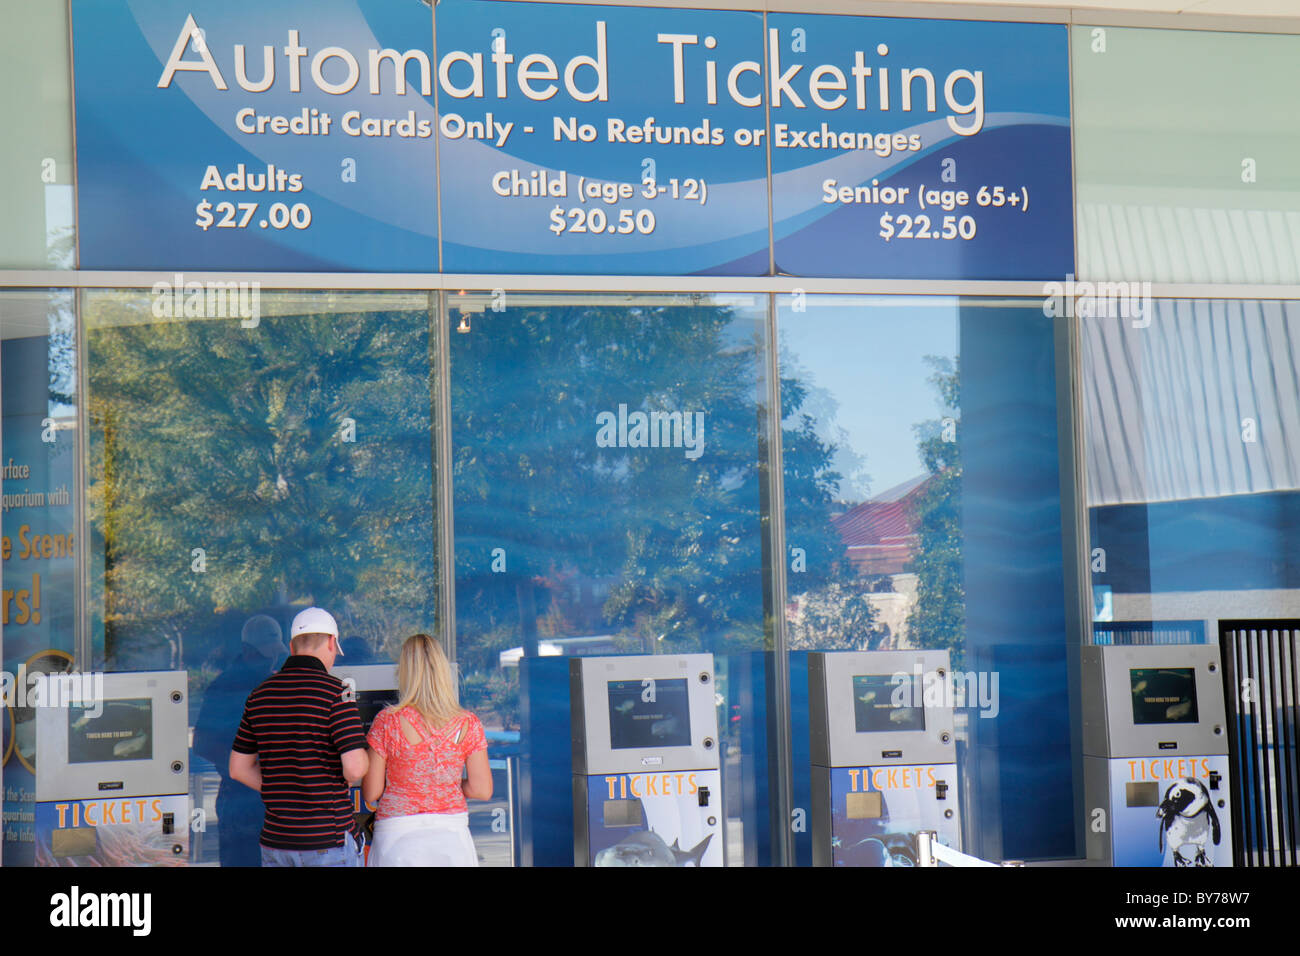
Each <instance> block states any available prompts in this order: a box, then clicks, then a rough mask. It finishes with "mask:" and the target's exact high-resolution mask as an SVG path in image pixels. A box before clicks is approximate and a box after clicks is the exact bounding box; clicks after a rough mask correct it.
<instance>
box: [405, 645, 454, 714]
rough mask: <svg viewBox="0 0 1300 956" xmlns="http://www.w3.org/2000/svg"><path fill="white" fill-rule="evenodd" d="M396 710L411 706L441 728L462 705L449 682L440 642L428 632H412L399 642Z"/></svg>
mask: <svg viewBox="0 0 1300 956" xmlns="http://www.w3.org/2000/svg"><path fill="white" fill-rule="evenodd" d="M397 693H398V704H397V709H398V710H401V709H402V708H403V707H414V708H415V709H416V710H417V711H419V713H420V716H421V717H423V718H424V719H425V720H426V721H428V722H429V723H430V724H431V725H432V726H433V727H441V726H443V725H444V724H446V723H447V721H449V720H451V719H452V718H453V717H455V716H456V715H458V714H460V713H461V712H462V711H461V708H460V706H459V705H458V704H457V703H456V688H455V686H454V685H453V684H452V682H451V665H450V664H448V663H447V655H446V654H445V653H443V650H442V645H441V644H439V643H438V642H437V641H436V640H434V639H433V638H432V637H430V636H429V635H428V634H415V635H412V636H411V637H408V638H407V639H406V641H405V643H403V644H402V653H401V656H400V657H399V658H398V660H397Z"/></svg>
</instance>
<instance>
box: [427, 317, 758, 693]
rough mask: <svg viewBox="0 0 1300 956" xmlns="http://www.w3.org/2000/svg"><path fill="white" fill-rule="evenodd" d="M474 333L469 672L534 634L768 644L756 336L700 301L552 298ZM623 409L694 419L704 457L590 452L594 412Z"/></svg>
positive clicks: (751, 326) (457, 357)
mask: <svg viewBox="0 0 1300 956" xmlns="http://www.w3.org/2000/svg"><path fill="white" fill-rule="evenodd" d="M458 324H459V323H458V321H457V318H455V317H454V318H453V321H452V323H451V325H452V327H453V328H454V327H455V326H457V325H458ZM471 325H472V331H471V332H470V333H469V334H466V335H458V334H455V333H453V335H452V343H451V344H452V381H451V384H452V401H451V410H452V417H453V435H452V437H453V445H454V451H453V479H454V485H455V506H456V511H455V517H456V563H457V576H456V582H457V618H458V644H457V653H458V656H460V658H461V660H462V661H463V662H464V664H465V666H466V668H467V670H470V671H473V670H475V669H479V668H493V667H495V666H496V660H495V655H496V653H498V652H499V650H501V649H504V647H511V646H516V647H517V646H520V645H521V644H522V645H523V646H524V647H525V649H526V650H528V651H529V652H530V653H535V642H536V641H537V640H538V638H539V637H543V638H544V637H557V638H562V637H575V636H584V635H589V634H593V633H602V632H603V633H608V634H612V635H614V637H615V639H616V641H617V642H618V643H619V644H620V646H623V647H624V648H625V649H626V650H629V651H638V652H660V651H662V652H665V653H680V652H687V651H691V650H700V649H707V650H711V651H714V652H719V653H723V652H726V651H727V650H728V649H730V648H744V647H754V646H761V642H762V637H763V618H762V606H763V603H762V599H763V577H762V567H763V554H762V543H761V529H760V524H759V495H760V471H759V451H760V445H759V433H760V428H761V421H760V418H759V405H758V399H759V395H760V387H761V379H760V375H761V363H760V362H759V361H758V359H759V357H760V354H761V353H760V351H759V340H758V336H759V335H760V334H761V324H760V323H759V322H757V321H755V320H752V319H749V320H747V319H744V318H741V317H738V316H737V315H736V314H735V313H733V311H732V310H731V309H729V308H725V307H715V306H711V305H707V304H698V303H697V304H692V305H682V306H668V305H658V304H653V303H652V304H644V305H631V306H622V305H618V306H609V305H603V304H596V303H593V304H583V303H577V304H556V305H551V304H549V303H547V304H544V305H542V306H537V307H533V306H518V307H512V308H509V309H506V310H505V311H502V312H492V311H488V312H486V313H483V314H481V315H474V316H472V322H471ZM620 404H622V405H626V406H627V411H628V413H632V412H635V411H665V412H674V411H676V412H682V413H684V414H690V413H695V412H702V413H703V414H704V417H705V428H704V441H705V444H704V450H703V454H702V455H700V456H699V457H698V458H696V459H694V460H692V459H689V458H687V457H686V456H685V450H684V449H682V448H602V447H598V446H597V444H596V433H597V424H596V417H597V415H598V414H599V413H601V412H612V413H614V414H617V413H618V408H619V405H620ZM495 549H501V550H500V551H495ZM494 551H495V557H494ZM494 561H495V562H496V569H495V570H494V569H493V563H494ZM503 645H504V647H503Z"/></svg>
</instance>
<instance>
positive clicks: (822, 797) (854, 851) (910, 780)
mask: <svg viewBox="0 0 1300 956" xmlns="http://www.w3.org/2000/svg"><path fill="white" fill-rule="evenodd" d="M952 689H953V682H952V677H951V672H950V669H949V663H948V652H947V651H927V650H916V651H842V652H840V651H837V652H830V651H827V652H818V653H813V654H809V655H808V697H809V711H810V713H809V731H810V735H811V741H810V743H811V749H812V807H811V810H812V813H811V817H812V819H811V824H812V843H813V865H814V866H915V865H916V864H917V847H916V833H917V831H918V830H933V831H935V832H936V833H937V834H938V839H939V842H940V843H942V844H944V845H945V846H950V847H952V848H954V849H960V848H961V846H960V843H961V815H960V808H959V806H958V793H959V788H958V786H957V756H956V744H955V742H954V739H953V693H952Z"/></svg>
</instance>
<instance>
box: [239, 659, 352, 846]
mask: <svg viewBox="0 0 1300 956" xmlns="http://www.w3.org/2000/svg"><path fill="white" fill-rule="evenodd" d="M365 746H366V738H365V734H364V733H363V732H362V728H361V717H360V715H359V714H358V713H357V705H356V702H355V701H353V700H350V699H348V700H345V699H344V685H343V682H342V681H341V680H339V679H338V678H337V677H334V676H332V675H331V674H330V673H329V672H328V671H327V670H326V669H325V664H324V662H322V661H321V660H320V659H319V658H316V657H310V656H306V655H294V656H292V657H290V658H289V659H288V660H287V661H285V662H284V667H282V668H281V669H280V670H279V672H278V673H275V674H272V675H271V676H270V677H268V678H267V679H266V680H264V681H263V682H262V683H261V684H259V685H258V686H257V689H256V690H254V691H253V692H252V693H251V694H249V695H248V702H247V703H246V704H244V717H243V719H242V720H241V721H240V722H239V733H238V734H236V735H235V743H234V749H235V751H236V752H238V753H241V754H256V755H257V760H258V763H259V764H260V765H261V770H262V802H263V803H264V804H266V820H265V823H264V824H263V826H262V845H263V846H268V847H273V848H275V849H277V850H326V849H329V848H330V847H335V846H342V845H343V836H344V834H346V833H349V832H351V833H353V835H355V836H358V837H359V836H360V834H358V833H356V823H355V818H354V817H353V814H352V802H351V800H349V799H348V785H347V782H346V781H345V780H344V779H343V761H342V759H341V755H342V754H345V753H347V752H348V751H349V750H358V749H360V748H363V747H365Z"/></svg>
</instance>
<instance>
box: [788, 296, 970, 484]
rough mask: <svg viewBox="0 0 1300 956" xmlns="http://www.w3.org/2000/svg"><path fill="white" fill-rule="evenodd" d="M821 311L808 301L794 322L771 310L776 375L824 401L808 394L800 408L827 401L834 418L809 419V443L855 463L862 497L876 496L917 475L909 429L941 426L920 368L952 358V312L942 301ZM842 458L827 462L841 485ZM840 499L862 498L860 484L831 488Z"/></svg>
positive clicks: (819, 303) (873, 302)
mask: <svg viewBox="0 0 1300 956" xmlns="http://www.w3.org/2000/svg"><path fill="white" fill-rule="evenodd" d="M828 301H829V300H827V299H819V298H815V297H811V296H810V297H809V298H808V301H807V311H805V312H801V313H795V312H792V311H791V309H790V303H789V300H788V299H786V300H785V301H782V302H781V303H780V311H779V313H778V315H777V321H778V328H779V329H780V338H781V363H782V375H783V376H785V375H788V374H789V371H790V366H791V364H793V366H794V368H795V369H797V370H801V374H800V378H802V379H803V381H804V384H805V385H808V386H810V390H811V391H812V392H813V393H816V392H817V391H818V390H821V391H822V392H824V393H828V394H826V395H825V396H824V397H822V398H821V399H820V400H819V397H818V395H816V394H811V395H810V396H809V400H808V401H806V402H805V408H806V409H807V407H808V406H809V405H815V406H824V405H825V398H827V397H828V398H829V399H831V401H832V402H833V403H834V405H835V410H834V416H833V418H830V419H829V420H828V419H827V418H826V417H824V415H821V414H819V415H818V418H819V422H818V434H819V435H820V436H821V437H822V438H823V440H827V439H829V440H832V441H835V442H836V444H841V445H846V446H847V451H848V452H850V453H851V455H856V456H858V457H859V458H861V459H862V461H861V462H860V464H859V467H860V469H861V470H863V471H865V473H866V474H867V475H869V476H870V485H869V487H868V489H867V491H868V493H869V494H871V495H876V494H879V493H880V492H882V491H885V490H887V489H889V488H892V487H893V486H894V485H897V484H901V483H902V482H904V481H907V480H908V479H910V478H915V477H916V476H918V475H920V474H921V473H922V471H923V468H922V466H921V461H920V458H919V457H918V456H917V453H916V433H915V432H914V431H913V429H912V426H913V425H914V424H916V423H917V422H922V421H930V420H933V419H937V418H940V417H942V415H941V411H940V405H939V397H938V393H937V391H936V390H935V388H934V386H933V385H931V384H930V383H929V382H928V381H927V380H928V379H929V377H930V375H931V374H932V369H931V368H930V366H929V365H927V364H926V363H925V360H924V359H925V356H927V355H943V356H947V357H949V358H955V357H956V355H957V303H956V300H954V299H944V298H934V299H927V300H924V301H921V300H916V299H909V300H907V303H906V304H899V303H898V302H888V301H887V300H883V299H855V300H852V304H845V305H839V304H834V305H832V304H826V303H828ZM819 411H820V408H819ZM851 455H841V456H839V457H837V459H836V468H837V470H838V471H840V472H841V473H842V474H845V475H846V476H847V475H849V474H850V473H851V471H852V467H853V465H852V458H851ZM840 491H841V494H842V495H844V496H846V497H849V498H850V499H852V500H857V499H858V498H860V497H862V494H861V485H860V483H859V485H858V487H856V488H855V487H854V483H853V482H852V481H844V482H841V489H840Z"/></svg>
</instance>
